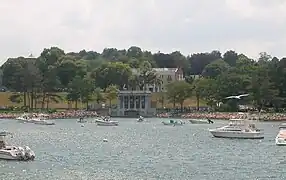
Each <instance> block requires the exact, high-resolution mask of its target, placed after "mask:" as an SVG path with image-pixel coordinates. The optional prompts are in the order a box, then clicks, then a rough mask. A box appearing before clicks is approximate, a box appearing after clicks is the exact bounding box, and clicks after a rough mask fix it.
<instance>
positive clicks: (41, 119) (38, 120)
mask: <svg viewBox="0 0 286 180" xmlns="http://www.w3.org/2000/svg"><path fill="white" fill-rule="evenodd" d="M48 117H49V115H46V114H33V116H32V117H31V119H30V120H29V122H31V123H34V124H40V125H55V124H56V123H55V122H54V121H51V120H48Z"/></svg>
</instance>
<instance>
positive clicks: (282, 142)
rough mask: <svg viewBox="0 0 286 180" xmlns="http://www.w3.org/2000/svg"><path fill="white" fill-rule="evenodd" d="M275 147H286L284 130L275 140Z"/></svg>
mask: <svg viewBox="0 0 286 180" xmlns="http://www.w3.org/2000/svg"><path fill="white" fill-rule="evenodd" d="M275 144H276V145H277V146H286V129H281V130H280V131H279V133H278V134H277V136H276V138H275Z"/></svg>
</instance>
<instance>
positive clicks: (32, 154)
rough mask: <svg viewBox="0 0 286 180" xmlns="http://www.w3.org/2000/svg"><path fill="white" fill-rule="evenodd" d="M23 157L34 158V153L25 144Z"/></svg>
mask: <svg viewBox="0 0 286 180" xmlns="http://www.w3.org/2000/svg"><path fill="white" fill-rule="evenodd" d="M25 157H26V158H27V159H28V160H34V159H35V153H34V151H32V150H31V148H30V147H29V146H25Z"/></svg>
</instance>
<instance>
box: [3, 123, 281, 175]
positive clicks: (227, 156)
mask: <svg viewBox="0 0 286 180" xmlns="http://www.w3.org/2000/svg"><path fill="white" fill-rule="evenodd" d="M117 120H119V121H120V125H119V126H118V127H99V126H96V125H95V124H91V123H87V124H85V126H84V127H81V124H79V123H76V120H57V124H56V126H43V125H34V124H21V123H18V122H16V121H13V120H1V121H0V131H2V130H7V131H10V132H14V134H15V136H14V137H13V139H8V140H9V142H13V144H17V145H28V146H30V147H31V149H33V150H34V151H35V153H36V159H35V161H33V162H15V161H0V179H1V180H2V179H3V180H4V179H9V180H18V179H19V180H25V179H29V180H43V179H51V180H64V179H66V180H73V179H76V180H80V179H83V180H93V179H102V180H108V179H113V180H119V179H124V180H127V179H130V180H136V179H146V180H147V179H148V180H152V179H160V180H165V179H166V180H171V179H176V180H184V179H188V180H190V179H192V180H230V179H235V180H240V179H241V180H242V179H243V180H245V179H251V180H252V179H253V180H255V179H259V180H264V179H265V180H272V179H273V180H274V179H275V180H276V179H277V180H281V179H285V178H286V169H285V164H286V157H285V155H286V147H278V146H275V144H274V138H275V136H276V134H277V132H278V123H261V124H259V125H258V126H259V127H262V128H264V130H265V136H266V137H265V139H263V140H237V139H219V138H212V136H211V135H210V133H209V132H208V131H207V128H210V127H216V126H220V125H222V124H224V123H226V122H225V121H219V122H218V123H216V124H214V125H192V124H189V123H186V125H185V126H182V127H179V126H176V127H172V126H164V125H163V124H161V121H162V120H160V119H148V122H143V123H137V122H135V119H117ZM105 138H106V139H108V142H103V139H105Z"/></svg>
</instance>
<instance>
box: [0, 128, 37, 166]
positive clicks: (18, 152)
mask: <svg viewBox="0 0 286 180" xmlns="http://www.w3.org/2000/svg"><path fill="white" fill-rule="evenodd" d="M8 134H10V133H7V132H0V159H4V160H19V161H28V160H34V159H35V153H34V152H33V151H32V150H31V149H30V148H29V147H28V146H25V147H24V148H23V147H17V146H7V145H6V142H5V136H7V135H8Z"/></svg>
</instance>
